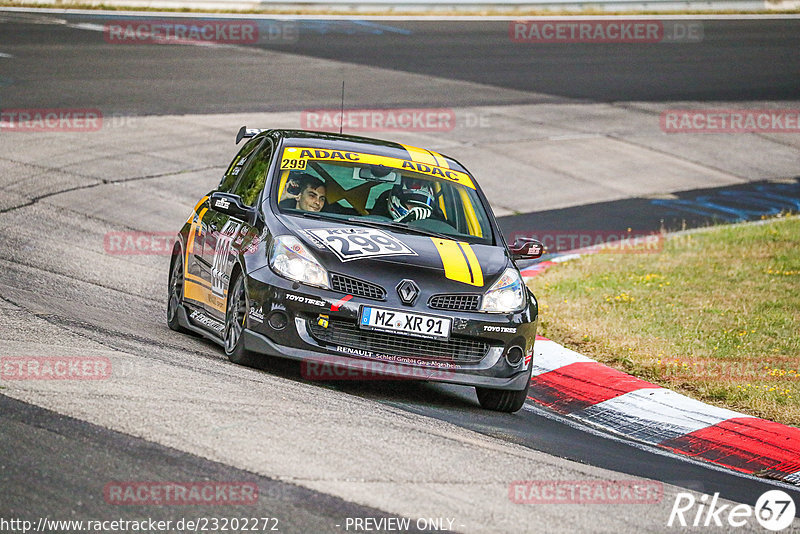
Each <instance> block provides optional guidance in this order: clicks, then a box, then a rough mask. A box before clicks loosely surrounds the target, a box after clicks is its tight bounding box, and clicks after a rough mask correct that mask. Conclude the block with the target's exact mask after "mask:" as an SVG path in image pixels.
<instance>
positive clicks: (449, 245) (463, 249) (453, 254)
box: [431, 237, 483, 287]
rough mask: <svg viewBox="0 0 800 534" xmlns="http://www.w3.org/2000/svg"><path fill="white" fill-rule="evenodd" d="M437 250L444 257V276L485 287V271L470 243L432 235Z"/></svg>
mask: <svg viewBox="0 0 800 534" xmlns="http://www.w3.org/2000/svg"><path fill="white" fill-rule="evenodd" d="M431 241H433V244H434V246H435V247H436V250H438V251H439V256H440V257H441V258H442V265H443V266H444V276H445V278H447V279H449V280H455V281H456V282H461V283H464V284H469V285H472V286H478V287H483V271H482V270H481V264H480V263H479V262H478V257H477V256H476V255H475V251H473V250H472V247H471V246H469V243H465V242H463V241H452V240H449V239H439V238H437V237H432V238H431Z"/></svg>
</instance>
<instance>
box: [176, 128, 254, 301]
mask: <svg viewBox="0 0 800 534" xmlns="http://www.w3.org/2000/svg"><path fill="white" fill-rule="evenodd" d="M262 141H263V139H252V140H251V141H250V142H248V143H247V144H245V145H244V146H243V147H242V149H241V150H240V151H239V153H238V154H237V155H236V157H235V158H234V159H233V161H231V164H230V165H229V166H228V168H227V170H226V171H225V174H223V176H222V179H221V180H220V183H219V185H218V186H217V189H215V191H224V192H232V191H233V189H234V187H235V186H236V183H237V182H238V181H239V178H240V177H241V175H242V174H243V172H244V168H245V167H246V166H247V163H248V161H249V160H250V156H251V155H252V154H253V152H254V151H255V150H256V149H257V148H258V146H259V145H260V144H261V142H262ZM208 196H210V193H209V195H208ZM208 196H207V197H206V198H205V200H204V201H203V202H202V203H201V204H200V205H199V206H198V207H197V210H196V215H195V217H194V221H193V222H192V228H191V230H190V236H189V246H188V254H187V258H186V263H187V266H188V272H189V273H191V274H192V276H193V277H196V278H197V279H198V280H197V281H198V282H199V283H200V286H199V287H198V292H194V293H193V295H194V297H193V300H196V301H198V304H200V305H201V307H202V308H203V309H204V310H205V311H206V313H208V311H209V310H218V309H220V308H221V309H222V310H223V312H224V307H225V306H224V302H225V301H224V299H223V297H224V291H223V292H220V291H216V292H214V291H213V289H212V277H211V269H212V265H213V259H214V251H215V250H216V247H217V234H218V233H219V221H218V220H217V214H218V212H216V211H215V210H213V209H212V206H211V204H210V200H209V199H208Z"/></svg>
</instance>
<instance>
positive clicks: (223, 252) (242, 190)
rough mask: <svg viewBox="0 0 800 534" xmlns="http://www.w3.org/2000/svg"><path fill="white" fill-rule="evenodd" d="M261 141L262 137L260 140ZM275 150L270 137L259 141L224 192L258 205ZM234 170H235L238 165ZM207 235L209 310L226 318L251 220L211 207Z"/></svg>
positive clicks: (250, 228) (205, 246)
mask: <svg viewBox="0 0 800 534" xmlns="http://www.w3.org/2000/svg"><path fill="white" fill-rule="evenodd" d="M258 141H259V142H260V141H262V139H259V140H258ZM273 153H274V148H273V143H272V140H271V139H267V140H266V141H264V142H263V144H260V145H259V147H258V150H253V151H251V152H249V153H247V154H246V155H245V156H244V158H246V159H247V161H246V162H244V163H242V164H241V165H240V166H239V168H240V169H241V170H239V171H238V179H237V180H236V182H235V184H234V186H233V187H232V188H231V189H230V190H228V191H225V192H230V193H233V194H234V195H238V196H239V197H240V198H241V200H242V203H243V204H244V205H245V206H247V207H251V208H252V207H255V206H257V205H258V203H259V200H260V198H261V192H262V191H263V190H264V183H265V182H266V178H267V172H268V171H269V165H270V161H271V159H272V155H273ZM231 172H237V171H236V165H235V166H234V168H233V169H231ZM207 224H208V234H207V235H206V240H205V243H204V248H205V253H204V256H205V261H206V265H205V267H206V269H207V271H206V272H207V276H208V278H207V279H208V282H209V284H210V289H211V298H210V299H209V302H208V306H207V312H208V313H209V315H211V316H212V317H215V318H217V319H219V320H221V321H224V319H225V302H226V299H227V294H228V285H229V284H230V275H231V271H232V270H233V266H234V262H235V261H236V258H237V257H238V254H239V247H240V245H241V244H242V236H244V235H246V234H248V233H250V232H252V231H253V229H252V226H251V225H250V222H248V221H243V220H241V219H239V218H236V217H232V216H230V215H227V214H225V213H222V212H221V211H218V210H217V209H215V206H214V205H213V204H212V205H210V206H209V211H208V215H207Z"/></svg>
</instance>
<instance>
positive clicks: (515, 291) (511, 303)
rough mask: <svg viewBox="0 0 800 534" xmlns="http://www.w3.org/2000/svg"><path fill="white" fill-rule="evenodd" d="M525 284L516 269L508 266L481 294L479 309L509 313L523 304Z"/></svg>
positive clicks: (517, 309)
mask: <svg viewBox="0 0 800 534" xmlns="http://www.w3.org/2000/svg"><path fill="white" fill-rule="evenodd" d="M524 291H525V286H523V285H522V277H520V275H519V272H517V270H516V269H512V268H511V267H509V268H508V269H506V270H505V272H504V273H503V275H502V276H501V277H500V278H499V279H498V280H497V282H495V283H494V284H492V287H490V288H489V291H487V292H486V294H484V295H483V303H482V304H481V311H485V312H490V313H511V312H516V311H520V310H521V309H522V308H523V307H524V306H525V295H524V293H523V292H524Z"/></svg>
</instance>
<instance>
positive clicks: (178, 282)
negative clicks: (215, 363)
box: [167, 247, 191, 334]
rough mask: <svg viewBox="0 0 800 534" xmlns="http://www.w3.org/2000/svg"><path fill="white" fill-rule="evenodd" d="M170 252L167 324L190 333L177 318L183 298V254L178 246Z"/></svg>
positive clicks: (171, 327) (178, 330)
mask: <svg viewBox="0 0 800 534" xmlns="http://www.w3.org/2000/svg"><path fill="white" fill-rule="evenodd" d="M172 253H173V260H172V266H171V267H170V270H169V283H168V287H167V326H169V327H170V329H171V330H175V331H176V332H180V333H182V334H190V333H191V332H190V331H189V330H187V329H186V328H184V327H183V326H181V323H180V321H179V320H178V309H179V308H180V305H181V299H182V298H183V254H182V253H181V248H180V247H175V249H174V250H173V251H172Z"/></svg>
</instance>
